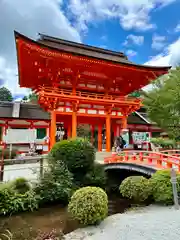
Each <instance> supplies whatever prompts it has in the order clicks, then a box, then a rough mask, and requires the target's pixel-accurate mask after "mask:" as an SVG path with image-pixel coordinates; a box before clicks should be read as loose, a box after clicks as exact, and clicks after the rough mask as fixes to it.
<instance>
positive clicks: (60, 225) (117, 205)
mask: <svg viewBox="0 0 180 240" xmlns="http://www.w3.org/2000/svg"><path fill="white" fill-rule="evenodd" d="M108 207H109V214H108V215H112V214H115V213H123V212H124V211H125V210H126V209H127V208H129V207H130V203H129V202H128V201H126V200H124V199H120V198H119V197H116V196H110V198H109V205H108ZM79 227H81V226H80V225H79V224H78V223H77V222H76V221H74V220H72V219H71V218H70V217H69V215H68V214H67V209H66V207H63V206H62V205H56V206H48V207H45V208H40V209H39V210H38V211H35V212H26V213H22V214H18V215H14V216H10V217H1V218H0V233H2V232H4V231H5V230H6V229H9V230H10V231H11V232H12V233H13V240H32V239H34V238H35V237H36V236H37V234H38V233H39V230H41V231H43V232H50V231H52V230H53V229H55V230H56V231H57V232H58V233H59V232H60V231H62V232H64V233H65V234H66V233H69V232H71V231H73V230H75V229H77V228H79Z"/></svg>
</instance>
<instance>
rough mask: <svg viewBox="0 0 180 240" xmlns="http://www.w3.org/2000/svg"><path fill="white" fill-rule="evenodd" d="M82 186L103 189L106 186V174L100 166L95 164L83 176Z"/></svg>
mask: <svg viewBox="0 0 180 240" xmlns="http://www.w3.org/2000/svg"><path fill="white" fill-rule="evenodd" d="M83 184H84V186H94V187H100V188H103V189H104V188H105V186H106V172H105V170H104V166H103V165H102V164H99V163H96V164H94V166H93V168H92V169H91V170H90V171H89V172H88V173H87V174H86V175H85V177H84V181H83Z"/></svg>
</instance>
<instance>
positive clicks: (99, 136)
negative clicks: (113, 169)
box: [98, 124, 102, 152]
mask: <svg viewBox="0 0 180 240" xmlns="http://www.w3.org/2000/svg"><path fill="white" fill-rule="evenodd" d="M98 151H99V152H101V151H102V125H101V124H99V125H98Z"/></svg>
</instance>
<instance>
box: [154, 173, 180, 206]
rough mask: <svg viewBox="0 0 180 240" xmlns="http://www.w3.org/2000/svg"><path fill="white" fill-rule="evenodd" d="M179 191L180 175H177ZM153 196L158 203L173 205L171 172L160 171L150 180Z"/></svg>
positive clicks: (179, 188) (178, 188)
mask: <svg viewBox="0 0 180 240" xmlns="http://www.w3.org/2000/svg"><path fill="white" fill-rule="evenodd" d="M177 183H178V184H177V190H178V192H180V175H179V174H177ZM150 184H151V188H152V195H153V198H154V201H155V202H156V203H161V204H165V205H171V204H173V190H172V183H171V171H170V170H159V171H157V172H156V173H155V174H153V175H152V177H151V179H150Z"/></svg>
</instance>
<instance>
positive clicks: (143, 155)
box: [104, 151, 180, 172]
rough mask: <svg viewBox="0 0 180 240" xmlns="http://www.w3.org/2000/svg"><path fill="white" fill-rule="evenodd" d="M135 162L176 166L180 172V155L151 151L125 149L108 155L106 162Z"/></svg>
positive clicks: (151, 165) (152, 165)
mask: <svg viewBox="0 0 180 240" xmlns="http://www.w3.org/2000/svg"><path fill="white" fill-rule="evenodd" d="M118 162H119V163H123V162H124V163H135V164H140V165H144V166H149V167H153V168H155V169H170V168H172V167H173V168H175V169H176V170H177V171H179V172H180V157H177V156H173V155H169V154H164V153H161V152H150V151H124V152H121V153H120V154H118V155H117V154H115V155H112V156H111V157H106V158H105V159H104V163H105V164H108V163H118Z"/></svg>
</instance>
